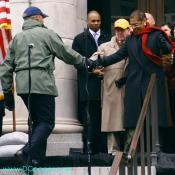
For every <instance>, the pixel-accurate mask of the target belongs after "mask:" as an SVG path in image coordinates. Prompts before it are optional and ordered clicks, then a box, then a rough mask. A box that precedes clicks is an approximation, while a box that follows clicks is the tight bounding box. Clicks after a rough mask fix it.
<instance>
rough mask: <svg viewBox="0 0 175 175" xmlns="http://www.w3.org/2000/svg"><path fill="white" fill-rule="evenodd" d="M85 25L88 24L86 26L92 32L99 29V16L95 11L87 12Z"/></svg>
mask: <svg viewBox="0 0 175 175" xmlns="http://www.w3.org/2000/svg"><path fill="white" fill-rule="evenodd" d="M87 25H88V28H90V29H91V30H93V31H94V32H97V31H98V30H99V29H100V26H101V16H100V14H99V13H98V12H97V11H95V10H92V11H90V12H89V13H88V15H87Z"/></svg>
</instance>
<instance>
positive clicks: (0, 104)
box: [0, 100, 5, 136]
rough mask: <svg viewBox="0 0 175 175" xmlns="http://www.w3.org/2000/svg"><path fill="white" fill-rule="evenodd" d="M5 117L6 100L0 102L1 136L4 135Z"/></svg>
mask: <svg viewBox="0 0 175 175" xmlns="http://www.w3.org/2000/svg"><path fill="white" fill-rule="evenodd" d="M4 115H5V107H4V100H2V101H0V136H1V135H2V125H3V117H4Z"/></svg>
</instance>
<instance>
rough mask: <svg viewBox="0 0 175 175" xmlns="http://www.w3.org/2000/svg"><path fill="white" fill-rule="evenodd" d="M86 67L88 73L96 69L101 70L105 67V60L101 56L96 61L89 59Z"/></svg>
mask: <svg viewBox="0 0 175 175" xmlns="http://www.w3.org/2000/svg"><path fill="white" fill-rule="evenodd" d="M86 66H87V69H88V71H92V70H93V69H95V68H101V67H103V59H102V58H101V57H100V55H98V59H96V60H95V61H93V60H91V59H89V58H87V59H86Z"/></svg>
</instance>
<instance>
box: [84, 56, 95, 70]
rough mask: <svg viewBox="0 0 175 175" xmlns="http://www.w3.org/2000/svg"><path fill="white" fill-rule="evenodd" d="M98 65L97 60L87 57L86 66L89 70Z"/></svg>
mask: <svg viewBox="0 0 175 175" xmlns="http://www.w3.org/2000/svg"><path fill="white" fill-rule="evenodd" d="M95 67H96V64H95V61H93V60H91V59H89V58H86V68H87V70H88V71H89V72H91V71H92V70H93V69H95Z"/></svg>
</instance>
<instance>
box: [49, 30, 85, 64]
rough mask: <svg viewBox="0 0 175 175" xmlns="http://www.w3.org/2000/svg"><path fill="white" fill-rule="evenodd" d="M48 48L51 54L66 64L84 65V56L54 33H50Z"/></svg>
mask: <svg viewBox="0 0 175 175" xmlns="http://www.w3.org/2000/svg"><path fill="white" fill-rule="evenodd" d="M49 41H50V42H49V43H48V44H49V48H50V50H51V52H52V54H53V55H55V56H56V57H58V58H59V59H61V60H62V61H64V62H65V63H67V64H71V65H76V66H80V67H81V66H84V64H85V57H83V56H82V55H80V54H79V53H78V52H76V51H74V50H73V49H72V48H71V47H69V46H66V45H65V44H64V43H63V42H62V40H61V39H60V37H58V35H57V34H56V33H53V32H52V33H51V34H50V40H49Z"/></svg>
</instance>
